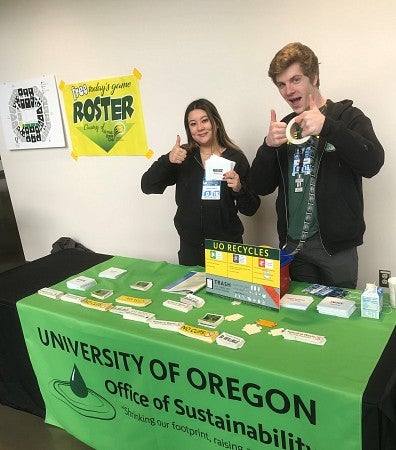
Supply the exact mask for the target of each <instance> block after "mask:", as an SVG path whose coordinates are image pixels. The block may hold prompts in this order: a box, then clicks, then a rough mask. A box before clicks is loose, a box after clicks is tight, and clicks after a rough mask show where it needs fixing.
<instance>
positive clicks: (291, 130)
mask: <svg viewBox="0 0 396 450" xmlns="http://www.w3.org/2000/svg"><path fill="white" fill-rule="evenodd" d="M298 128H299V126H298V125H297V123H296V118H295V117H294V118H293V119H292V120H291V121H290V122H289V123H288V124H287V127H286V137H287V139H288V141H289V142H291V143H292V144H296V145H300V144H304V142H307V141H308V140H309V138H310V137H311V136H305V137H303V138H300V139H296V138H295V137H294V136H297V129H298Z"/></svg>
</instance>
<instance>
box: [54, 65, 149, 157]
mask: <svg viewBox="0 0 396 450" xmlns="http://www.w3.org/2000/svg"><path fill="white" fill-rule="evenodd" d="M140 78H141V74H140V73H139V71H138V70H137V69H134V71H133V74H132V75H128V76H124V77H116V78H107V79H103V80H94V81H83V82H80V83H73V84H65V83H64V82H63V81H62V82H61V83H60V85H59V89H60V90H61V91H62V93H63V100H64V104H65V110H66V115H67V121H68V123H69V130H70V137H71V141H72V148H73V150H72V156H73V158H76V159H77V158H78V157H79V156H127V155H129V156H143V155H144V156H147V157H149V156H151V154H152V151H151V150H149V149H148V147H147V139H146V130H145V128H144V120H143V109H142V102H141V98H140V90H139V80H140Z"/></svg>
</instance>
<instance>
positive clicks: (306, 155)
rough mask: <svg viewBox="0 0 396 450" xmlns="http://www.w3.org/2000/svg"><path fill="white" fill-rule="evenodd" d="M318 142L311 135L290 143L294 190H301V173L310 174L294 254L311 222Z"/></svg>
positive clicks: (300, 245)
mask: <svg viewBox="0 0 396 450" xmlns="http://www.w3.org/2000/svg"><path fill="white" fill-rule="evenodd" d="M318 142H319V139H318V137H316V136H311V137H310V139H309V140H308V141H307V142H305V143H304V144H298V145H297V144H292V145H293V146H294V147H295V152H294V158H293V169H292V175H293V176H294V177H295V186H294V192H296V193H300V192H303V183H304V178H303V174H306V175H308V174H309V175H310V178H309V193H308V201H307V209H306V212H305V218H304V223H303V228H302V232H301V237H300V240H299V243H298V245H297V247H296V248H295V249H294V250H293V252H292V255H295V254H296V253H298V252H299V251H300V250H301V249H302V248H303V246H304V244H305V242H306V240H307V237H308V234H309V229H310V225H311V222H312V214H313V211H314V206H315V188H316V179H317V174H318V166H319V164H318V163H317V161H316V159H315V155H316V149H317V145H318Z"/></svg>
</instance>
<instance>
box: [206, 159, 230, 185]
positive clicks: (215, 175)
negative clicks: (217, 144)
mask: <svg viewBox="0 0 396 450" xmlns="http://www.w3.org/2000/svg"><path fill="white" fill-rule="evenodd" d="M234 167H235V161H231V160H229V159H227V158H222V157H221V156H217V155H212V156H211V157H210V158H209V159H208V160H207V161H206V163H205V179H206V181H215V180H217V181H219V180H220V181H221V180H222V179H223V176H224V174H225V173H226V172H229V171H230V170H233V169H234Z"/></svg>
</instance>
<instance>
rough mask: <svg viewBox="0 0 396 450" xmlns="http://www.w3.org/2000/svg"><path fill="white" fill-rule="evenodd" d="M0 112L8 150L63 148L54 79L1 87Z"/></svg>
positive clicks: (5, 84) (24, 81)
mask: <svg viewBox="0 0 396 450" xmlns="http://www.w3.org/2000/svg"><path fill="white" fill-rule="evenodd" d="M0 108H1V120H2V124H3V129H4V137H5V141H6V146H7V149H8V150H22V149H35V148H49V147H64V146H65V136H64V132H63V123H62V116H61V110H60V105H59V98H58V89H57V87H56V81H55V76H54V75H45V76H43V77H41V78H33V79H29V80H23V81H14V82H11V83H3V84H1V85H0Z"/></svg>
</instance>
